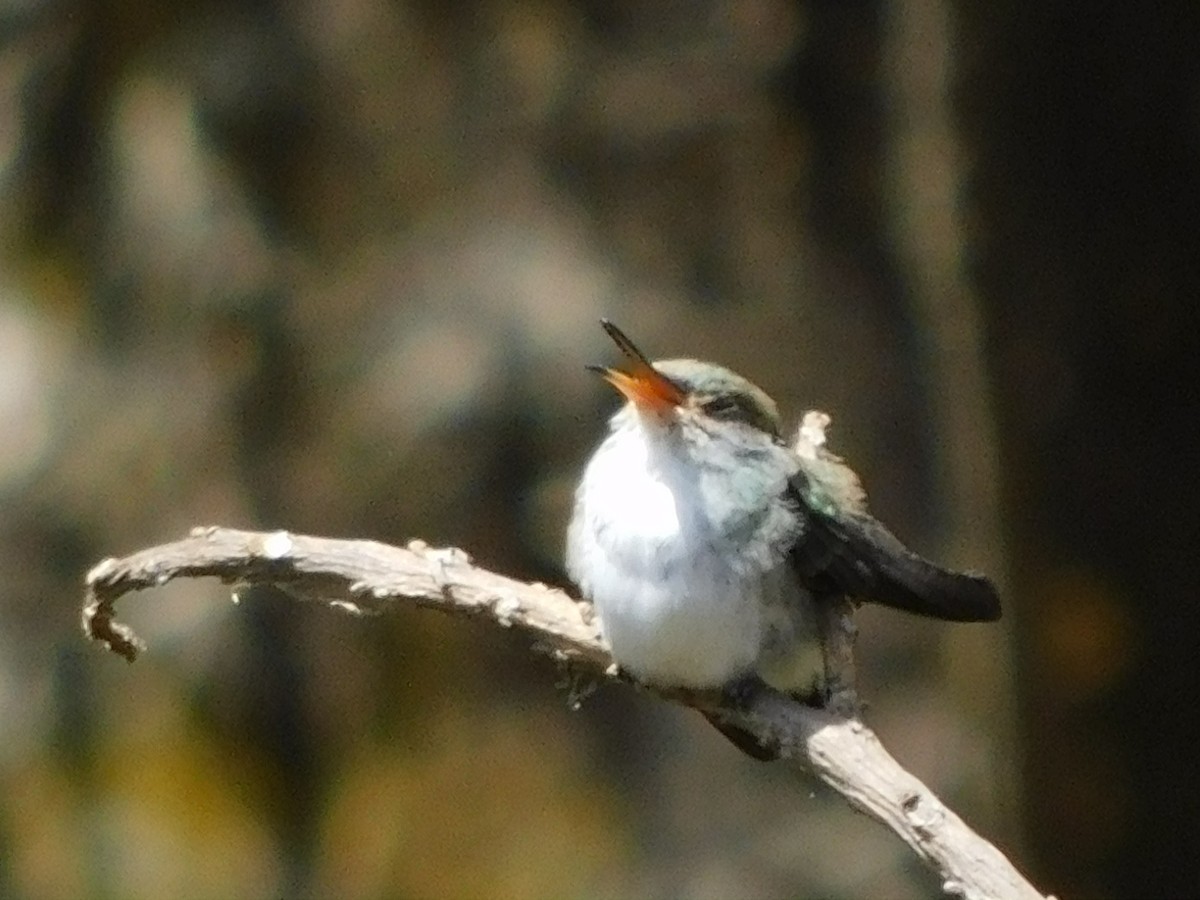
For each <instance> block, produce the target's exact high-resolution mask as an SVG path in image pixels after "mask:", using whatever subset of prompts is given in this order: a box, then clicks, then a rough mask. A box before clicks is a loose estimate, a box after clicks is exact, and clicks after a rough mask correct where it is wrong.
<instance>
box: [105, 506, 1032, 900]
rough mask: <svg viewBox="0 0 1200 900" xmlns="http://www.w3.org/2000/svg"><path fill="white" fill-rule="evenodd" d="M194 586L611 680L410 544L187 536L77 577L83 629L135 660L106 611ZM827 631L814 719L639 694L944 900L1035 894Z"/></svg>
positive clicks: (517, 598)
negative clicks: (689, 721)
mask: <svg viewBox="0 0 1200 900" xmlns="http://www.w3.org/2000/svg"><path fill="white" fill-rule="evenodd" d="M202 576H212V577H216V578H220V579H221V580H222V581H224V582H226V583H227V584H238V585H241V584H247V585H274V586H276V587H279V588H281V589H283V590H285V591H286V592H288V593H289V594H291V595H293V596H295V597H298V598H300V599H305V600H316V601H321V602H325V603H328V604H330V605H332V606H335V607H337V608H339V609H342V610H344V611H347V612H351V613H359V614H361V613H365V612H377V611H381V610H383V609H384V608H386V607H387V606H388V605H389V604H391V603H396V602H409V603H415V604H416V605H418V606H428V607H433V608H436V609H440V610H442V611H443V612H447V613H451V614H453V615H461V616H473V617H477V618H484V619H489V620H491V621H493V622H495V623H496V624H497V625H499V626H501V627H504V628H510V627H516V628H520V629H523V630H524V631H526V632H528V633H529V634H530V635H531V636H532V637H533V638H534V646H535V647H537V648H538V649H540V650H542V651H544V652H547V653H549V654H550V655H551V656H552V657H554V658H555V659H557V660H560V661H562V662H564V663H570V664H571V665H572V667H573V668H575V669H577V670H580V671H583V672H586V673H591V674H594V675H595V676H596V677H597V678H608V679H616V678H618V677H619V674H618V670H617V667H616V665H615V664H614V663H613V659H612V656H611V654H610V653H609V651H608V647H607V646H606V644H605V643H604V640H603V638H602V637H601V635H600V630H599V625H598V623H597V622H596V621H594V619H593V618H592V616H591V610H590V607H589V606H588V605H587V604H585V603H581V602H580V601H577V600H575V599H574V598H572V597H570V596H569V595H568V594H566V593H564V592H563V591H560V590H557V589H554V588H550V587H547V586H546V585H543V584H527V583H525V582H521V581H515V580H513V579H511V578H506V577H504V576H503V575H498V574H495V573H493V572H489V571H487V570H485V569H481V568H478V567H476V566H474V565H472V564H471V560H470V557H468V556H467V554H466V553H464V552H462V551H461V550H457V549H453V548H450V549H435V548H432V547H428V546H426V545H425V544H424V543H423V542H420V541H413V542H411V543H410V544H409V545H408V546H407V547H403V548H401V547H391V546H388V545H386V544H380V543H376V542H374V541H349V540H333V539H327V538H317V537H305V536H302V535H293V534H289V533H288V532H284V531H277V532H272V533H261V532H251V531H234V530H232V529H226V528H197V529H194V530H193V531H192V533H191V534H190V535H189V536H188V537H187V538H185V539H184V540H181V541H176V542H174V543H170V544H163V545H161V546H158V547H150V548H148V549H146V550H142V551H140V552H138V553H135V554H133V555H131V556H127V557H125V558H123V559H112V558H110V559H106V560H104V561H103V562H101V563H99V564H98V565H97V566H95V567H94V568H93V569H92V570H91V571H90V572H89V573H88V575H87V596H86V600H85V604H84V608H83V629H84V632H85V633H86V634H87V635H88V637H89V638H91V639H93V640H97V641H102V642H104V643H105V644H106V645H107V646H108V648H109V649H110V650H112V651H113V652H114V653H117V654H119V655H121V656H123V657H125V658H126V659H127V660H129V661H130V662H132V661H133V660H134V659H135V658H136V657H137V654H138V653H139V652H140V651H141V650H143V649H144V644H143V643H142V642H141V641H140V639H139V638H138V637H137V635H136V634H135V633H134V632H133V630H132V629H130V628H129V627H128V626H125V625H122V624H120V623H119V622H117V621H115V619H114V618H113V612H114V611H113V606H114V604H115V603H116V601H117V600H118V599H119V598H120V597H121V596H123V595H124V594H127V593H129V592H131V591H137V590H142V589H145V588H149V587H155V586H159V585H163V584H166V583H167V582H168V581H170V580H172V579H174V578H179V577H190V578H196V577H202ZM824 629H825V632H826V641H827V643H828V644H829V648H830V649H829V650H828V652H827V659H826V668H827V670H828V672H829V674H830V676H831V684H832V685H833V700H834V701H835V702H833V703H831V705H830V708H829V709H825V710H821V709H814V708H812V707H810V706H806V705H805V704H803V703H800V702H798V701H796V700H794V699H792V698H791V697H788V696H786V695H784V694H780V693H777V692H774V691H771V690H763V691H761V692H759V693H758V694H757V695H756V696H755V697H753V698H752V699H750V700H749V701H748V702H747V703H745V704H744V705H742V706H734V705H730V704H731V702H730V701H728V700H726V699H724V698H723V697H722V696H721V695H719V694H704V693H694V692H682V691H672V690H662V689H658V688H655V687H653V686H647V687H648V688H649V689H650V690H652V691H654V692H656V693H658V694H659V695H660V696H662V697H664V698H665V699H669V700H672V701H675V702H679V703H684V704H686V705H688V706H692V707H695V708H696V709H699V710H702V711H704V712H709V713H717V714H719V715H720V716H721V718H722V719H723V720H725V721H728V722H730V723H731V724H735V725H737V726H738V727H740V728H743V729H745V730H747V731H749V732H751V733H753V734H755V735H757V736H758V737H760V739H761V740H762V742H763V743H764V744H765V745H767V746H773V747H778V748H779V750H780V755H781V757H782V758H784V759H788V760H791V761H792V762H793V763H795V764H797V765H800V766H801V767H803V768H805V769H807V770H809V771H811V772H812V773H813V774H815V775H816V776H817V777H818V778H820V779H821V780H822V781H824V782H825V783H826V784H828V785H830V786H831V787H832V788H833V789H834V790H836V791H837V792H838V793H840V794H842V796H844V797H845V798H846V799H847V800H848V801H849V802H850V804H851V805H853V806H854V807H856V808H857V809H859V810H861V811H862V812H865V813H866V814H867V815H869V816H871V817H872V818H874V819H877V820H878V821H880V822H882V823H883V824H884V825H886V826H887V827H889V828H891V829H892V830H893V831H894V832H896V834H898V835H899V836H900V838H901V839H902V840H904V842H905V843H906V844H908V845H909V846H910V847H911V848H912V849H913V850H914V851H915V852H916V853H917V854H918V855H919V856H920V857H921V858H922V859H923V860H924V861H925V862H926V863H927V864H928V865H929V867H930V868H931V869H933V870H934V871H935V872H936V873H938V875H939V876H940V877H941V879H942V884H943V888H944V890H945V891H946V893H947V894H951V895H955V896H961V897H964V898H969V900H984V898H1005V900H1007V898H1014V900H1015V898H1021V900H1032V898H1040V897H1042V895H1041V894H1040V893H1039V892H1038V891H1037V890H1036V889H1035V888H1034V887H1033V886H1032V885H1030V884H1029V883H1028V882H1027V881H1026V880H1025V879H1024V878H1023V877H1022V876H1021V875H1020V874H1019V873H1018V872H1017V871H1016V869H1014V868H1013V866H1012V864H1011V863H1009V862H1008V860H1007V859H1005V857H1004V856H1003V855H1002V854H1001V853H1000V851H998V850H997V849H996V848H995V847H993V846H992V845H991V844H989V843H988V842H987V841H985V840H984V839H983V838H981V837H979V836H978V835H976V834H975V833H974V832H973V831H971V830H970V829H969V828H968V827H967V826H966V825H965V824H964V823H963V821H962V820H961V819H960V818H959V817H958V816H956V815H955V814H954V813H953V812H951V811H950V810H949V809H947V808H946V806H945V805H944V804H943V803H942V802H941V801H940V800H938V798H937V797H935V796H934V795H933V793H932V792H931V791H930V790H929V789H928V788H927V787H925V785H923V784H922V783H921V782H920V781H918V780H917V779H916V778H914V777H913V776H912V775H910V774H909V773H908V772H906V771H905V770H904V769H903V768H901V766H900V764H899V763H897V762H896V761H895V760H894V759H893V758H892V757H891V756H890V755H889V754H888V753H887V751H886V750H884V748H883V746H882V745H881V744H880V743H879V740H878V739H877V738H876V737H875V735H874V733H873V732H872V731H871V730H870V729H869V728H867V727H866V726H865V725H864V724H863V723H862V722H861V720H859V718H858V717H857V709H858V704H857V700H856V697H855V694H854V683H853V656H852V643H853V635H854V625H853V619H852V616H851V610H850V608H849V606H848V605H847V606H846V607H843V608H835V609H832V610H830V612H829V613H828V615H827V618H826V621H825V623H824Z"/></svg>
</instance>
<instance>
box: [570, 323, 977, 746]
mask: <svg viewBox="0 0 1200 900" xmlns="http://www.w3.org/2000/svg"><path fill="white" fill-rule="evenodd" d="M601 325H602V326H603V328H604V330H605V331H606V332H607V333H608V335H609V337H611V338H612V339H613V341H614V342H615V343H616V344H617V346H618V347H619V348H620V350H621V352H622V353H623V354H624V356H625V357H626V361H627V363H628V365H626V366H625V367H624V368H609V367H605V366H588V368H589V369H591V370H592V371H595V372H597V373H598V374H599V375H601V376H602V377H603V378H604V379H605V380H606V381H607V382H608V383H609V384H610V385H612V386H613V387H614V388H616V390H617V391H619V392H620V393H621V395H623V397H624V398H625V400H626V402H625V404H624V405H623V406H622V407H621V408H620V409H619V410H618V411H617V412H616V413H615V414H614V415H613V416H612V418H611V420H610V421H609V433H608V435H607V437H605V438H604V440H603V441H602V442H601V444H600V445H599V447H598V448H597V449H596V451H595V452H594V453H593V454H592V457H591V458H590V460H589V461H588V463H587V466H586V468H585V469H584V473H583V477H582V479H581V480H580V482H579V486H578V489H577V490H576V494H575V508H574V512H573V514H572V517H571V522H570V525H569V526H568V529H567V547H566V568H567V573H568V575H569V576H570V577H571V579H572V580H573V581H574V582H575V583H576V584H578V585H579V587H580V589H581V591H582V593H583V595H584V597H585V598H586V599H588V600H590V601H591V603H592V605H593V608H594V610H595V612H596V613H597V614H598V616H599V619H600V626H601V630H602V632H603V634H604V636H605V638H606V639H607V641H608V643H609V646H610V647H611V649H612V654H613V658H614V660H615V661H616V662H617V664H618V665H619V666H620V667H621V668H622V669H623V670H624V671H625V672H627V673H628V674H630V675H632V676H634V677H635V678H637V679H639V680H641V681H644V682H648V683H651V684H656V685H660V686H663V687H675V688H689V689H725V690H729V691H730V692H732V693H734V695H735V696H736V695H737V692H738V690H739V688H738V686H739V685H745V684H747V683H750V684H754V683H758V682H760V681H761V682H766V683H767V684H770V685H771V686H772V687H775V688H777V689H779V690H783V691H786V692H789V693H791V694H793V695H794V696H797V697H801V698H803V699H805V700H806V701H807V702H813V698H820V696H821V694H822V685H823V667H822V662H821V659H822V658H821V653H820V634H819V624H818V623H819V621H820V618H819V610H820V604H822V603H829V602H831V600H833V599H835V598H836V599H840V598H842V597H848V598H850V599H852V600H854V601H855V602H864V601H871V602H875V603H880V604H883V605H885V606H890V607H893V608H895V609H900V610H904V611H907V612H910V613H916V614H918V615H922V616H928V617H932V618H936V619H943V620H947V621H952V622H987V621H994V620H996V619H998V618H999V617H1000V600H999V597H998V596H997V593H996V589H995V587H994V586H993V585H992V583H991V582H990V581H989V580H988V579H987V578H986V577H984V576H983V575H980V574H977V573H974V572H953V571H949V570H947V569H943V568H941V567H939V566H937V565H936V564H934V563H932V562H930V561H928V560H925V559H923V558H921V557H920V556H918V555H917V554H916V553H914V552H913V551H911V550H909V549H908V548H907V547H906V546H905V545H904V544H903V543H901V542H900V540H899V539H898V538H896V537H895V536H894V535H893V534H892V533H891V532H890V531H888V529H887V528H886V527H885V526H884V525H882V524H881V523H880V522H878V521H877V520H876V519H874V518H873V517H872V516H871V515H870V513H869V512H868V511H867V506H866V496H865V493H864V492H863V490H862V488H861V485H860V483H859V481H858V478H857V476H856V475H855V474H854V472H853V471H852V470H851V469H850V468H849V467H848V466H845V465H843V464H842V463H841V462H840V460H839V458H838V457H835V456H833V454H831V453H827V452H825V451H824V448H823V447H822V448H819V449H820V451H821V452H817V453H803V452H800V451H799V450H798V449H797V447H796V446H789V444H788V443H787V442H786V441H785V440H784V438H783V436H782V433H781V423H780V417H779V411H778V409H777V407H776V405H775V402H774V401H773V400H772V399H771V398H770V397H769V396H768V395H767V394H766V393H765V392H764V391H763V390H762V389H761V388H759V387H758V386H756V385H755V384H753V383H752V382H750V381H749V380H747V379H745V378H743V377H742V376H740V375H738V374H736V373H735V372H732V371H730V370H729V369H727V368H725V367H724V366H720V365H717V364H715V363H709V362H701V361H699V360H695V359H668V360H660V361H657V362H651V361H650V360H649V359H647V358H646V356H645V355H644V354H643V353H642V352H641V351H640V350H638V348H637V347H636V346H635V345H634V344H633V342H632V341H630V340H629V338H628V337H626V336H625V334H624V333H623V332H622V331H621V330H620V329H619V328H617V326H616V325H614V324H613V323H612V322H609V321H608V320H605V319H602V320H601ZM810 415H811V414H810ZM816 702H817V704H818V705H819V704H820V700H819V699H817V700H816ZM712 721H713V724H714V725H716V726H717V727H718V728H719V729H721V731H722V732H723V733H724V734H725V735H726V736H727V737H728V738H730V740H732V741H733V742H734V743H735V744H736V745H737V746H738V747H739V748H740V749H742V750H743V751H745V752H747V753H749V754H750V755H751V756H754V757H756V758H758V759H773V758H774V754H773V753H772V752H771V751H769V750H768V749H766V748H762V747H760V746H759V745H758V742H757V741H756V740H755V739H754V738H753V737H752V736H751V735H749V734H748V733H746V732H744V731H741V730H740V729H737V728H731V727H728V726H723V725H722V723H720V722H718V721H715V720H712Z"/></svg>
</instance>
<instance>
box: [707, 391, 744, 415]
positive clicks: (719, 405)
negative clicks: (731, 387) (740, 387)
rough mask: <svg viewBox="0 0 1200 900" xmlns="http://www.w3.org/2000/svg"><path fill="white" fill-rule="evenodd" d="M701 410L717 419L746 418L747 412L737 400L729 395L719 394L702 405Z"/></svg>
mask: <svg viewBox="0 0 1200 900" xmlns="http://www.w3.org/2000/svg"><path fill="white" fill-rule="evenodd" d="M700 408H701V409H703V410H704V411H705V412H706V413H708V414H709V415H710V416H712V417H713V418H715V419H733V418H744V417H745V410H744V409H743V407H742V404H740V403H738V401H737V398H736V397H733V396H731V395H729V394H717V395H716V396H713V397H709V398H708V399H706V400H705V401H704V402H703V403H701V404H700Z"/></svg>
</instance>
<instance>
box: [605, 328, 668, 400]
mask: <svg viewBox="0 0 1200 900" xmlns="http://www.w3.org/2000/svg"><path fill="white" fill-rule="evenodd" d="M600 324H601V325H602V326H603V327H604V330H605V331H606V332H608V336H609V337H610V338H612V339H613V341H615V342H616V345H617V346H618V347H620V348H621V352H622V353H624V354H625V355H626V356H627V357H628V358H629V360H630V362H631V363H632V365H630V366H629V369H628V371H625V370H623V369H610V368H607V367H605V366H588V368H589V369H591V370H592V371H593V372H596V373H598V374H600V375H601V376H602V377H603V378H604V380H605V381H607V382H608V383H609V384H611V385H612V386H613V387H615V388H616V389H617V390H618V391H620V392H621V393H622V394H623V395H624V396H625V397H626V399H628V400H629V401H630V402H632V403H633V404H634V405H635V406H637V407H639V408H641V409H648V410H653V411H655V412H665V411H666V410H669V409H674V408H675V407H676V406H678V405H679V404H680V403H682V402H683V391H681V390H680V389H679V386H678V385H677V384H675V382H673V381H671V379H669V378H667V377H666V376H665V375H663V374H662V373H661V372H659V371H658V369H656V368H654V366H652V365H651V364H650V360H648V359H646V357H645V355H644V354H643V353H642V351H640V350H639V349H638V348H637V347H635V346H634V344H633V341H631V340H629V338H627V337H626V336H625V334H624V332H622V331H621V329H620V328H618V327H617V326H616V325H614V324H613V323H612V322H610V321H608V319H601V320H600Z"/></svg>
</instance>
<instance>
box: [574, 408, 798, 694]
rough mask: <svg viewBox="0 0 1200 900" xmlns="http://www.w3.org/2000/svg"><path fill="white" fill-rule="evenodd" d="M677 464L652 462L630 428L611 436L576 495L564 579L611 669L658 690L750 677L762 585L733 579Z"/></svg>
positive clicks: (719, 539)
mask: <svg viewBox="0 0 1200 900" xmlns="http://www.w3.org/2000/svg"><path fill="white" fill-rule="evenodd" d="M679 465H683V463H682V461H680V460H678V459H675V458H674V457H672V456H671V455H670V454H662V453H659V454H657V455H656V454H654V453H653V452H652V451H651V450H650V448H648V447H647V444H646V440H645V436H644V434H643V432H642V429H641V428H638V427H629V428H621V429H619V430H617V431H615V432H613V434H611V435H610V436H609V438H608V439H607V440H606V441H605V442H604V443H603V444H602V445H601V447H600V448H599V449H598V450H597V451H596V453H595V455H594V456H593V457H592V460H591V462H590V463H589V464H588V467H587V470H586V471H585V473H584V476H583V481H582V482H581V483H580V486H579V490H578V493H577V494H576V507H575V516H574V518H573V519H572V522H571V527H570V529H569V531H568V536H567V570H568V572H569V573H570V575H571V577H572V578H573V579H574V580H575V581H576V582H577V583H578V584H579V585H580V587H581V588H582V589H583V591H584V594H585V595H586V596H587V597H588V598H589V599H591V600H592V602H593V603H594V605H595V607H596V611H597V612H598V613H599V615H600V620H601V623H602V626H603V629H604V634H605V637H606V638H607V639H608V641H609V643H610V644H611V646H612V649H613V655H614V656H615V657H616V660H617V662H618V663H620V665H621V666H622V667H624V668H626V669H628V670H629V671H630V672H632V673H633V674H634V675H636V676H638V677H639V678H642V679H644V680H647V681H653V682H657V683H660V684H669V685H678V686H681V687H715V686H719V685H722V684H724V683H726V682H727V681H729V680H730V679H732V678H735V677H737V676H739V675H742V674H746V673H748V672H750V671H752V670H753V669H754V666H755V662H756V659H757V658H758V655H759V651H760V648H761V647H762V645H763V643H764V629H765V627H766V626H765V623H764V619H765V616H766V613H765V612H764V610H763V603H762V594H763V591H764V590H765V589H767V588H768V585H767V584H766V583H765V582H766V581H768V580H770V579H769V577H768V576H764V575H763V574H762V573H756V572H738V571H736V568H737V567H736V566H735V565H732V564H731V563H732V559H731V555H730V553H729V552H728V550H727V548H726V547H724V546H723V542H724V538H723V536H722V535H720V534H719V533H717V532H716V531H715V530H714V528H713V525H712V523H711V521H710V519H709V517H708V516H706V515H705V512H704V510H703V509H702V508H700V507H699V506H698V505H697V504H698V503H699V499H700V498H699V496H698V494H697V492H695V491H688V490H686V489H681V484H686V483H687V480H688V479H687V478H686V477H674V476H677V475H680V474H681V473H680V472H677V471H674V470H673V468H672V467H674V466H679ZM775 577H777V576H775ZM774 590H775V591H777V590H778V586H777V585H776V586H775V587H774Z"/></svg>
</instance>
